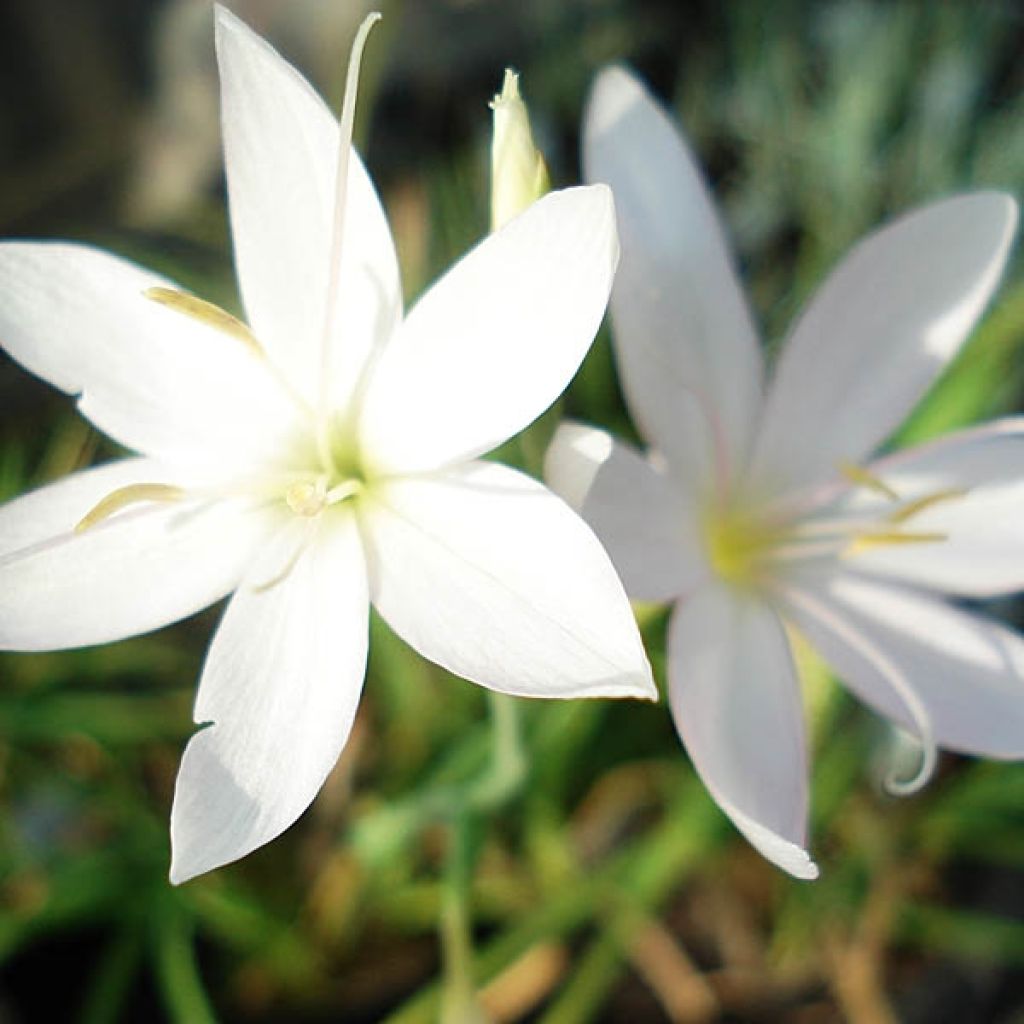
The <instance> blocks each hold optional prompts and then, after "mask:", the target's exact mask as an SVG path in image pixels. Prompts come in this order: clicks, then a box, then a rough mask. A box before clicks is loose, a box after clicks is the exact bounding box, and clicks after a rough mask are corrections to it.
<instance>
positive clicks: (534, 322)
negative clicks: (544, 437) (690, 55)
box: [0, 8, 656, 881]
mask: <svg viewBox="0 0 1024 1024" xmlns="http://www.w3.org/2000/svg"><path fill="white" fill-rule="evenodd" d="M216 21H217V51H218V59H219V63H220V71H221V83H222V92H223V95H222V100H223V123H224V145H225V161H226V165H227V176H228V192H229V200H230V209H231V220H232V232H233V239H234V246H235V256H236V261H237V265H238V277H239V283H240V287H241V291H242V295H243V299H244V302H245V307H246V310H247V313H248V317H249V323H250V325H251V329H250V328H247V327H246V326H244V325H243V324H241V323H240V322H238V321H236V320H233V319H232V318H230V317H229V316H228V315H227V314H225V313H223V312H221V311H219V310H216V309H215V308H214V307H211V306H208V305H207V304H205V303H203V302H202V301H201V300H198V299H195V298H192V297H189V296H185V295H183V294H182V293H181V292H179V291H177V290H176V289H174V288H173V286H171V285H169V284H168V283H167V282H166V281H164V280H162V279H160V278H158V277H156V276H154V275H153V274H150V273H148V272H146V271H144V270H141V269H139V268H138V267H135V266H133V265H131V264H129V263H126V262H124V261H122V260H119V259H116V258H115V257H113V256H110V255H107V254H105V253H102V252H99V251H96V250H94V249H90V248H87V247H83V246H78V245H70V244H39V243H9V244H6V245H4V246H2V247H0V337H2V339H3V343H4V346H5V348H6V349H7V351H8V352H10V353H11V355H13V356H14V358H15V359H17V360H18V361H19V362H20V363H22V364H23V365H24V366H25V367H27V368H28V369H29V370H30V371H31V372H33V373H35V374H37V375H39V376H40V377H43V378H44V379H45V380H47V381H49V382H50V383H52V384H54V385H55V386H56V387H58V388H60V389H61V390H63V391H66V392H69V393H72V394H79V395H80V396H81V397H80V398H79V408H80V409H81V411H82V413H83V414H84V415H85V416H86V417H88V419H89V420H91V421H92V422H93V423H94V424H95V425H96V426H97V427H99V428H100V429H101V430H103V431H104V432H105V433H107V434H108V435H110V436H111V437H112V438H114V439H115V440H117V441H119V442H120V443H121V444H123V445H125V446H126V447H128V448H131V449H134V450H136V451H138V452H141V453H142V455H141V456H140V457H138V458H131V459H127V460H125V461H121V462H116V463H113V464H111V465H106V466H102V467H99V468H96V469H91V470H87V471H85V472H82V473H78V474H75V475H73V476H71V477H69V478H68V479H66V480H62V481H60V482H58V483H55V484H52V485H50V486H48V487H44V488H42V489H41V490H39V491H36V492H34V493H31V494H28V495H26V496H24V497H22V498H19V499H17V500H15V501H12V502H10V503H9V504H8V505H6V506H4V507H3V508H0V647H2V648H5V649H15V650H40V649H52V648H62V647H76V646H80V645H86V644H96V643H102V642H105V641H109V640H115V639H118V638H121V637H126V636H130V635H132V634H136V633H141V632H144V631H146V630H151V629H155V628H157V627H159V626H162V625H164V624H166V623H169V622H173V621H175V620H176V619H180V618H182V617H183V616H186V615H189V614H191V613H193V612H195V611H197V610H198V609H200V608H203V607H205V606H206V605H209V604H210V603H212V602H214V601H217V600H219V599H220V598H222V597H224V596H225V595H227V594H229V593H230V592H232V591H234V596H233V597H232V598H231V600H230V602H229V604H228V606H227V610H226V612H225V614H224V618H223V621H222V622H221V624H220V627H219V629H218V631H217V634H216V636H215V637H214V640H213V645H212V647H211V649H210V652H209V656H208V657H207V660H206V664H205V666H204V669H203V674H202V679H201V681H200V684H199V695H198V699H197V702H196V709H195V717H196V720H197V721H198V722H203V723H206V722H212V723H213V724H212V726H211V727H209V728H206V729H203V730H202V731H200V732H199V733H198V734H197V735H196V736H194V737H193V738H192V740H191V741H190V742H189V745H188V748H187V750H186V751H185V755H184V759H183V761H182V766H181V771H180V773H179V776H178V783H177V789H176V792H175V800H174V809H173V812H172V822H171V837H172V846H173V862H172V867H171V877H172V880H174V881H182V880H184V879H187V878H189V877H192V876H193V875H196V874H198V873H200V872H203V871H207V870H209V869H211V868H213V867H216V866H218V865H221V864H224V863H227V862H229V861H232V860H235V859H236V858H238V857H241V856H243V855H245V854H246V853H248V852H249V851H251V850H253V849H254V848H256V847H258V846H260V845H261V844H263V843H265V842H267V841H268V840H270V839H272V838H273V837H274V836H276V835H278V834H279V833H280V832H281V831H282V830H283V829H285V828H286V827H288V825H290V824H291V823H292V822H293V821H294V820H295V819H296V817H298V815H299V814H300V813H301V812H302V811H303V810H304V809H305V807H306V806H307V805H308V804H309V802H310V801H311V800H312V799H313V797H314V796H315V794H316V792H317V790H318V789H319V787H320V785H321V784H322V782H323V780H324V778H325V777H326V775H327V773H328V772H329V771H330V770H331V768H332V766H333V765H334V763H335V761H336V759H337V757H338V754H339V752H340V750H341V749H342V747H343V746H344V744H345V741H346V739H347V737H348V734H349V730H350V728H351V725H352V720H353V716H354V714H355V710H356V705H357V703H358V700H359V693H360V687H361V685H362V680H363V675H364V671H365V662H366V648H367V621H368V611H369V604H370V601H372V602H373V603H374V605H375V606H376V607H377V608H378V609H379V611H380V613H381V614H382V616H383V617H384V619H385V620H386V621H387V622H388V623H389V624H390V625H391V627H392V628H393V629H394V630H395V632H396V633H398V634H399V635H400V636H401V637H403V638H404V639H405V640H406V641H407V642H408V643H409V644H410V645H411V646H412V647H414V648H415V649H416V650H417V651H419V652H420V653H421V654H423V655H424V656H425V657H427V658H430V659H431V660H432V661H435V662H437V663H438V664H439V665H442V666H444V667H445V668H447V669H449V670H451V671H452V672H455V673H457V674H458V675H461V676H464V677H465V678H467V679H471V680H473V681H475V682H478V683H481V684H483V685H484V686H488V687H490V688H492V689H495V690H500V691H502V692H505V693H511V694H519V695H525V696H538V697H569V696H594V697H596V696H605V697H612V696H639V697H650V696H654V695H655V694H656V691H655V690H654V686H653V682H652V681H651V678H650V671H649V668H648V666H647V662H646V658H645V656H644V652H643V648H642V645H641V643H640V639H639V635H638V633H637V631H636V627H635V625H634V623H633V620H632V616H631V613H630V608H629V604H628V601H627V600H626V597H625V594H624V593H623V591H622V588H621V585H620V584H619V582H618V579H617V577H616V575H615V572H614V570H613V568H612V566H611V563H610V562H609V560H608V558H607V556H606V555H605V553H604V551H603V549H602V548H601V546H600V544H599V543H598V541H597V540H596V538H595V537H594V535H593V534H592V533H591V531H590V529H589V528H588V527H587V526H586V525H585V524H584V523H583V521H582V520H581V519H580V518H579V517H578V516H577V515H576V513H575V512H573V511H571V510H570V509H569V508H568V506H567V505H565V504H564V503H563V502H562V500H561V499H559V498H557V497H555V496H554V495H553V494H551V492H550V491H548V490H547V489H546V488H544V487H543V486H542V485H540V484H538V483H536V482H535V481H533V480H531V479H529V478H527V477H525V476H523V475H522V474H520V473H518V472H515V471H514V470H511V469H507V468H505V467H503V466H500V465H497V464H495V463H492V462H484V461H479V459H478V456H480V455H483V454H484V453H486V452H488V451H489V450H491V449H492V448H494V447H495V446H496V445H497V444H499V443H501V442H502V441H504V440H505V439H506V438H508V437H509V436H510V435H512V434H513V433H515V432H516V431H518V430H520V429H521V428H522V427H524V426H525V425H526V424H528V423H529V422H530V421H531V420H532V419H534V417H536V416H537V415H538V414H539V413H540V412H542V411H543V410H544V409H545V408H546V407H547V406H548V405H549V404H550V403H551V402H552V401H553V400H554V399H555V398H556V396H557V395H558V394H559V393H560V392H561V391H562V390H563V389H564V387H565V386H566V384H567V383H568V381H569V379H570V378H571V376H572V375H573V373H574V372H575V371H576V368H577V366H578V365H579V363H580V361H581V359H582V357H583V355H584V354H585V352H586V350H587V348H588V347H589V345H590V343H591V340H592V338H593V335H594V333H595V331H596V330H597V327H598V325H599V323H600V321H601V317H602V315H603V312H604V307H605V304H606V301H607V297H608V293H609V291H610V288H611V279H612V274H613V271H614V268H615V263H616V258H617V242H616V237H615V223H614V219H615V218H614V211H613V208H612V202H611V195H610V193H609V190H608V189H607V188H606V187H605V186H595V187H590V188H577V189H569V190H566V191H563V192H556V193H553V194H551V195H550V196H548V197H547V198H545V199H543V200H541V201H540V202H538V203H537V204H536V205H534V206H533V207H532V208H531V209H529V210H527V211H526V212H525V213H524V214H523V215H522V216H520V217H518V218H516V219H515V220H513V221H512V222H511V223H509V224H508V225H507V226H506V227H505V228H504V229H503V230H502V231H500V232H498V233H496V234H494V235H492V236H491V237H489V238H488V239H487V240H486V241H484V242H483V243H482V244H480V245H479V246H478V247H477V248H476V249H474V250H473V251H472V252H471V253H469V254H468V255H467V256H466V257H465V258H464V259H463V260H461V261H460V262H459V263H458V264H457V265H456V266H455V267H453V268H452V270H451V271H450V272H449V273H448V274H447V275H446V276H444V277H443V278H442V279H441V280H440V281H438V282H437V284H435V286H434V287H433V288H432V289H431V290H430V291H429V292H428V293H427V294H426V295H425V296H424V297H423V298H422V299H421V300H420V301H419V302H418V303H417V304H416V305H415V307H414V308H413V309H412V310H411V311H410V312H409V314H408V316H406V317H405V318H404V319H403V313H402V299H401V291H400V286H399V280H398V269H397V263H396V258H395V252H394V246H393V243H392V239H391V235H390V233H389V231H388V228H387V223H386V221H385V219H384V215H383V212H382V210H381V207H380V204H379V202H378V200H377V196H376V194H375V192H374V189H373V186H372V185H371V183H370V180H369V178H368V177H367V174H366V171H365V170H364V168H363V165H362V164H361V162H360V161H359V158H358V157H357V155H356V154H355V153H354V152H353V151H352V149H351V145H350V142H349V140H350V138H351V121H352V107H353V103H354V80H355V73H356V69H357V67H358V53H359V49H360V45H361V40H362V39H363V38H365V29H366V28H367V27H368V24H364V31H361V33H360V36H359V38H358V39H357V43H356V46H355V47H354V49H353V54H354V56H353V61H352V65H351V68H350V76H349V87H348V90H347V94H346V101H345V109H344V112H343V114H342V119H341V126H340V128H339V124H338V122H337V121H336V120H335V119H334V118H333V117H332V116H331V114H330V113H329V111H328V110H327V108H326V106H324V104H323V103H322V101H321V100H320V99H319V98H318V97H317V96H316V94H315V93H314V92H313V91H312V90H311V89H310V87H309V86H308V84H307V83H306V82H305V81H304V79H302V77H301V76H300V75H299V74H298V73H297V72H296V71H295V70H294V69H293V68H292V67H291V66H290V65H288V64H287V63H285V62H284V61H283V60H282V59H281V58H280V57H279V56H278V55H277V54H276V53H275V52H274V51H273V50H272V49H271V48H270V47H269V46H268V45H267V44H266V43H264V42H263V41H262V40H261V39H260V38H259V37H258V36H256V35H254V34H253V33H252V32H251V31H250V30H249V29H247V28H246V27H245V26H244V25H243V24H242V23H241V22H239V21H238V20H237V19H236V18H235V17H233V16H232V15H231V14H229V13H228V12H227V11H225V10H224V9H222V8H218V10H217V16H216ZM76 524H77V527H76Z"/></svg>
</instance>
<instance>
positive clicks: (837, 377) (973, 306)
mask: <svg viewBox="0 0 1024 1024" xmlns="http://www.w3.org/2000/svg"><path fill="white" fill-rule="evenodd" d="M1016 221H1017V207H1016V204H1015V203H1014V201H1013V200H1012V199H1011V198H1010V197H1009V196H1007V195H1003V194H1001V193H998V192H978V193H975V194H972V195H961V196H954V197H953V198H951V199H946V200H943V201H941V202H937V203H932V204H931V205H929V206H925V207H923V208H922V209H919V210H915V211H913V212H912V213H909V214H906V215H905V216H903V217H900V218H899V219H898V220H895V221H893V222H892V223H891V224H889V225H888V226H886V227H884V228H882V229H881V230H880V231H877V232H875V233H874V234H871V235H869V236H868V237H867V238H865V239H864V240H863V241H861V242H860V243H859V244H858V245H857V246H855V247H854V248H853V250H851V252H850V253H849V254H848V255H847V256H846V257H845V258H844V259H843V260H842V261H841V262H840V263H839V265H838V267H837V268H836V269H835V270H834V271H833V272H832V274H831V276H830V277H829V278H828V280H827V281H826V282H825V284H824V285H823V286H822V288H821V290H820V291H819V292H818V293H817V295H815V296H814V298H812V299H811V301H810V303H809V304H808V306H807V308H806V310H805V311H804V313H803V315H802V316H801V317H800V319H799V320H798V321H797V324H796V327H795V329H794V331H793V334H792V336H791V337H790V339H789V341H788V342H787V344H786V346H785V348H784V350H783V355H782V359H781V362H780V363H779V368H778V372H777V374H776V376H775V380H774V383H773V384H772V387H771V390H770V394H769V397H768V401H767V403H766V411H765V420H764V425H763V429H762V431H761V432H760V433H759V436H758V443H757V445H756V450H755V455H754V461H753V472H754V474H755V479H757V480H759V481H760V482H761V483H762V484H763V485H764V486H766V487H770V488H773V489H775V490H776V491H782V490H786V489H788V488H792V487H799V486H803V485H805V484H809V483H813V482H816V481H818V480H821V479H823V478H825V477H828V476H829V475H832V474H834V472H835V469H836V466H837V464H838V463H841V462H844V461H847V462H855V463H856V462H861V461H862V460H863V459H864V458H865V457H866V456H868V455H869V454H870V453H871V451H872V450H873V449H874V448H875V447H876V446H877V445H878V444H879V443H881V442H882V441H884V440H885V438H886V437H888V436H889V434H890V433H891V432H892V431H893V430H894V429H895V428H896V427H897V426H898V425H899V424H900V422H901V421H902V420H903V419H904V418H905V417H906V415H907V414H908V413H909V412H910V410H911V409H912V408H913V407H914V405H915V404H916V403H917V402H918V400H919V399H920V398H921V397H922V395H924V393H925V391H927V390H928V388H929V387H930V385H931V384H932V382H933V381H934V380H935V378H936V376H937V375H938V374H939V373H940V372H941V371H942V370H943V368H944V367H945V366H946V365H947V363H948V362H949V361H950V359H952V358H953V356H954V355H955V354H956V352H957V351H958V349H959V348H960V344H961V342H962V341H963V340H964V338H965V337H966V336H967V334H968V333H969V332H970V330H971V328H972V327H973V325H974V323H975V321H976V320H977V318H978V317H979V316H980V314H981V311H982V310H983V309H984V307H985V304H986V303H987V302H988V300H989V298H990V296H991V295H992V292H993V291H994V290H995V287H996V284H997V283H998V281H999V275H1000V274H1001V272H1002V269H1003V265H1004V263H1005V262H1006V255H1007V252H1008V250H1009V246H1010V241H1011V238H1012V237H1013V232H1014V227H1015V225H1016Z"/></svg>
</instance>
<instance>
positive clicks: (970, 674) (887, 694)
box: [788, 574, 1024, 758]
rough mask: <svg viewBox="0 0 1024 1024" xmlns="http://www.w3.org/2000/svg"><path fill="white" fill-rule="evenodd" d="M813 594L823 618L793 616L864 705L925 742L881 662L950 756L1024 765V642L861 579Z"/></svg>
mask: <svg viewBox="0 0 1024 1024" xmlns="http://www.w3.org/2000/svg"><path fill="white" fill-rule="evenodd" d="M804 589H805V590H806V591H807V594H808V595H809V596H810V598H811V600H812V601H813V604H812V605H810V607H811V609H812V610H816V614H813V615H810V614H808V612H807V611H806V610H801V607H800V606H799V605H794V607H793V608H791V609H789V611H788V614H789V615H790V616H791V617H792V619H793V621H794V623H795V624H796V625H797V626H798V627H799V628H800V629H801V630H803V631H804V632H805V633H806V634H807V637H808V639H810V641H811V642H812V643H813V644H814V645H815V647H817V648H818V650H819V651H820V652H821V653H822V655H823V656H824V657H825V659H826V660H827V661H828V662H829V664H830V665H832V667H833V668H834V669H835V670H836V673H837V675H838V676H839V677H840V678H841V679H842V680H843V682H845V683H846V685H847V686H849V687H850V689H851V690H853V692H854V693H855V694H857V696H858V697H860V698H861V699H862V700H864V701H866V702H867V703H868V704H870V705H871V706H872V707H874V708H875V709H876V710H877V711H879V712H881V713H882V714H883V715H886V716H888V717H889V718H892V719H894V720H895V721H897V722H899V723H900V724H901V725H903V726H904V727H905V728H907V729H908V730H910V731H911V732H913V733H915V734H916V732H917V726H916V724H915V723H914V721H913V720H912V718H911V716H910V714H909V712H908V709H907V704H906V702H905V701H904V700H902V699H901V698H900V696H899V693H898V692H897V690H896V689H895V688H894V687H893V684H892V679H891V675H892V673H891V672H888V673H883V672H882V671H881V668H880V662H879V659H878V658H877V657H872V656H871V654H872V651H877V652H881V654H882V656H883V658H884V659H885V660H887V661H888V662H890V663H891V664H892V665H893V666H894V667H895V669H896V671H897V672H898V673H899V674H900V675H901V676H902V677H903V679H905V680H906V682H907V684H909V686H910V687H911V688H912V689H913V691H914V692H915V693H916V695H917V697H918V698H919V700H920V701H921V702H922V703H923V705H924V708H925V710H926V711H927V713H928V717H929V718H930V720H931V726H932V730H933V732H934V734H935V738H936V740H937V742H938V743H939V744H940V745H941V746H944V747H949V748H950V749H952V750H959V751H963V752H964V753H969V754H984V755H985V756H987V757H1003V758H1017V757H1022V756H1024V638H1022V637H1021V636H1020V635H1019V634H1018V633H1016V632H1014V631H1013V630H1010V629H1008V628H1007V627H1006V626H1003V625H1001V624H999V623H998V622H995V621H993V620H991V619H988V618H985V617H984V616H981V615H977V614H974V613H973V612H968V611H965V610H962V609H959V608H954V607H953V606H951V605H949V604H947V603H946V602H944V601H940V600H936V599H935V598H933V597H931V596H929V595H927V594H924V593H920V592H917V591H914V590H910V589H905V588H902V587H895V586H891V585H889V584H886V583H878V582H874V581H871V580H866V579H861V578H858V577H856V576H853V575H852V574H850V575H847V574H837V575H835V576H834V577H831V578H829V579H826V580H822V581H819V582H818V583H817V584H816V585H813V586H805V588H804ZM805 601H806V599H805ZM835 623H838V624H839V625H838V626H836V625H835Z"/></svg>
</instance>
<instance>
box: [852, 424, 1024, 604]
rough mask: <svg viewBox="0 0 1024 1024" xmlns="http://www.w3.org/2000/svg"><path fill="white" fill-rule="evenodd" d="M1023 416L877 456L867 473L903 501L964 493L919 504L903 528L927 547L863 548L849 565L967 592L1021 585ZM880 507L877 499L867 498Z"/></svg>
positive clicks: (993, 592) (1005, 590) (987, 593)
mask: <svg viewBox="0 0 1024 1024" xmlns="http://www.w3.org/2000/svg"><path fill="white" fill-rule="evenodd" d="M1022 467H1024V420H1021V419H1010V420H1002V421H997V422H996V423H992V424H988V425H986V426H985V427H980V428H975V429H972V430H965V431H961V432H959V433H957V434H951V435H949V436H948V437H945V438H942V439H941V440H940V441H936V442H933V443H931V444H927V445H922V446H920V447H918V448H912V449H909V450H907V451H903V452H900V453H899V454H897V455H894V456H891V457H889V458H886V459H879V460H878V461H876V462H875V463H873V464H872V466H871V472H872V473H873V474H875V475H876V476H878V477H879V478H880V479H883V480H884V481H885V482H886V484H888V486H890V487H892V488H893V490H894V491H895V492H896V493H897V494H898V495H899V496H900V498H901V499H903V500H905V501H912V500H915V499H920V498H924V497H926V496H928V495H935V494H940V493H942V492H948V491H964V492H966V493H964V494H963V495H962V496H960V497H949V498H947V499H945V500H939V501H937V502H936V503H935V504H933V505H930V506H928V507H927V508H925V509H923V510H922V511H921V512H920V513H918V514H917V515H915V516H913V517H912V518H911V519H909V520H908V521H907V522H906V523H905V524H904V528H906V529H908V530H914V531H921V532H925V533H937V534H941V535H942V536H943V537H944V538H945V539H944V540H942V541H941V542H938V543H934V544H900V545H891V546H884V547H876V548H870V549H868V550H866V551H864V552H863V553H861V554H857V555H856V556H854V557H852V558H851V562H850V565H851V567H853V568H857V569H860V570H863V571H865V572H869V573H872V574H878V575H883V576H887V577H891V578H892V579H894V580H902V581H905V582H907V583H912V584H916V585H921V586H927V587H934V588H936V589H938V590H944V591H948V592H949V593H954V594H962V595H965V596H968V597H995V596H997V595H1000V594H1009V593H1013V592H1015V591H1018V590H1024V479H1022V472H1021V471H1022ZM872 504H873V506H874V507H875V508H876V509H880V510H881V511H882V513H884V511H885V504H884V499H881V500H879V499H877V498H876V499H874V500H873V502H872Z"/></svg>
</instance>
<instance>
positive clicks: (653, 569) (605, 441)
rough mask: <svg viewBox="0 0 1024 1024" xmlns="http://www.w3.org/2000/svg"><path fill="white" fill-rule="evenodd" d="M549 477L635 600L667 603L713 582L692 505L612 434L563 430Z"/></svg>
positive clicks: (550, 455) (549, 459)
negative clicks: (587, 526)
mask: <svg viewBox="0 0 1024 1024" xmlns="http://www.w3.org/2000/svg"><path fill="white" fill-rule="evenodd" d="M544 477H545V479H546V480H547V482H548V485H549V486H550V487H551V489H552V490H553V491H554V492H555V493H556V494H558V495H560V496H561V497H562V498H564V499H565V500H566V501H567V502H568V503H569V504H570V505H571V506H572V507H573V508H574V509H576V510H577V511H578V512H579V513H580V515H582V516H583V518H584V519H585V520H586V521H587V522H588V523H589V524H590V526H591V528H592V529H593V530H594V532H595V533H596V534H597V536H598V539H599V540H600V541H601V543H602V544H603V545H604V546H605V548H606V549H607V551H608V554H609V555H611V559H612V562H613V564H614V565H615V568H616V570H617V571H618V573H619V575H620V576H621V577H622V582H623V584H624V585H625V587H626V593H627V594H629V596H630V597H632V598H636V599H637V600H640V601H667V600H669V599H671V598H674V597H678V596H679V595H681V594H686V593H689V592H690V591H691V590H693V588H694V587H695V586H696V585H697V584H698V583H699V582H700V581H701V580H703V579H706V578H707V575H708V566H707V561H706V559H705V557H704V555H703V552H702V549H701V544H700V533H699V522H698V517H697V514H696V511H695V509H694V508H693V503H692V500H688V499H687V498H686V497H684V496H683V495H681V494H680V493H679V492H678V491H677V490H676V489H675V488H674V487H673V485H672V482H671V480H670V478H669V477H668V476H667V474H666V473H664V472H663V471H661V470H660V469H659V468H657V467H656V466H654V465H652V464H651V462H650V461H649V460H647V459H644V458H643V457H641V456H640V455H638V454H637V453H636V452H634V451H633V450H632V449H631V448H628V447H626V446H625V445H623V444H620V443H619V442H618V441H616V440H615V439H614V438H613V437H612V436H611V435H610V434H606V433H605V432H604V431H603V430H594V429H593V428H591V427H584V426H582V425H580V424H577V423H563V424H562V425H561V426H560V427H559V428H558V432H557V433H556V434H555V436H554V438H553V439H552V441H551V445H550V447H549V448H548V451H547V456H546V458H545V462H544Z"/></svg>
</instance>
